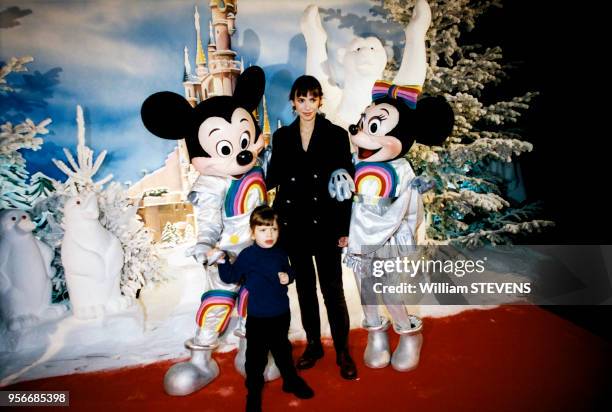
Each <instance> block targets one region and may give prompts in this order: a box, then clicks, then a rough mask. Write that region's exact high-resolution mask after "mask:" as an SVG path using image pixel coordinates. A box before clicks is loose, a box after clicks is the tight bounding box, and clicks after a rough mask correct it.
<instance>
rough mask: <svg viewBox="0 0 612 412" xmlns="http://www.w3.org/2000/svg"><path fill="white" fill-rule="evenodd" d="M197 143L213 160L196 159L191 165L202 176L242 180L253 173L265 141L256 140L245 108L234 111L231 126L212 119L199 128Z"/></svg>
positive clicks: (223, 120) (255, 132)
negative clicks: (229, 176) (219, 176)
mask: <svg viewBox="0 0 612 412" xmlns="http://www.w3.org/2000/svg"><path fill="white" fill-rule="evenodd" d="M198 141H199V143H200V146H201V147H202V149H203V150H204V151H205V152H206V153H207V154H208V155H209V156H210V157H196V158H193V159H192V161H191V163H192V164H193V166H194V167H195V168H196V170H197V171H198V172H200V173H201V174H208V175H215V176H218V175H222V176H223V175H231V176H234V177H240V176H241V175H243V174H244V173H246V172H248V171H249V170H251V168H252V167H253V166H254V165H255V162H256V160H257V155H258V154H259V152H260V151H261V150H262V149H263V146H264V141H263V139H259V138H258V136H257V128H256V127H255V123H254V122H253V117H252V116H251V114H250V113H249V112H247V111H246V110H245V109H243V108H242V107H239V108H237V109H236V110H234V112H233V113H232V116H231V122H228V121H227V120H225V119H223V118H221V117H209V118H208V119H206V120H205V121H204V122H203V123H202V124H201V125H200V127H199V130H198Z"/></svg>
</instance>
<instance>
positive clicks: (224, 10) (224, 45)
mask: <svg viewBox="0 0 612 412" xmlns="http://www.w3.org/2000/svg"><path fill="white" fill-rule="evenodd" d="M237 3H238V0H225V1H224V0H211V1H210V10H211V14H212V27H213V28H214V33H213V34H214V44H215V48H216V50H215V51H213V52H212V53H209V55H208V58H209V59H210V63H209V69H210V73H211V74H212V76H213V84H214V90H215V94H216V95H226V96H229V95H232V94H233V92H234V87H236V79H237V78H238V76H239V75H240V63H239V62H237V61H235V60H234V58H235V57H236V52H234V51H233V50H232V43H231V35H232V33H234V31H236V29H235V24H234V23H235V19H236V13H237V12H238V10H237Z"/></svg>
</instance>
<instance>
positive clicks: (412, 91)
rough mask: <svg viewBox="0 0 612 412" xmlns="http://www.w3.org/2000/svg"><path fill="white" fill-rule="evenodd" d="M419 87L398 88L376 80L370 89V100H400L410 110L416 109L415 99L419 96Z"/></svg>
mask: <svg viewBox="0 0 612 412" xmlns="http://www.w3.org/2000/svg"><path fill="white" fill-rule="evenodd" d="M421 90H422V87H421V86H398V85H396V84H393V83H391V82H387V81H384V80H378V81H376V83H374V87H373V88H372V100H376V99H380V98H382V97H386V96H387V97H390V98H392V99H398V100H401V101H402V102H404V103H405V104H406V106H408V107H410V108H411V109H416V103H417V98H418V97H419V95H420V94H421Z"/></svg>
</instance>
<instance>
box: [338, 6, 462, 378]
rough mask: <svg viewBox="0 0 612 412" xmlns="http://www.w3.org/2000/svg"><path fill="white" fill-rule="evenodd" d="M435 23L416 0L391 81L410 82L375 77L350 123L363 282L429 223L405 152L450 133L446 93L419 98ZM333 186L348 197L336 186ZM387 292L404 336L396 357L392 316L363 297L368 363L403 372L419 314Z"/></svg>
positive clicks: (413, 352)
mask: <svg viewBox="0 0 612 412" xmlns="http://www.w3.org/2000/svg"><path fill="white" fill-rule="evenodd" d="M430 22H431V11H430V9H429V5H428V4H427V2H426V1H419V2H417V5H416V7H415V12H414V15H413V18H412V19H411V22H410V23H409V24H408V26H407V28H406V49H405V51H404V54H405V56H404V59H403V61H404V62H408V63H406V64H402V66H401V67H400V70H399V72H398V74H397V76H396V78H395V80H394V83H400V82H401V83H403V84H409V85H410V86H398V85H396V84H393V83H389V82H385V81H377V82H376V83H375V85H374V88H373V90H372V100H373V102H372V104H370V105H369V106H368V107H367V108H366V109H365V111H364V113H363V114H362V115H361V119H360V121H359V123H358V124H356V125H351V126H350V127H349V132H350V135H351V136H350V138H351V141H352V143H353V144H354V145H355V146H356V148H357V153H356V156H355V179H354V184H355V196H354V197H353V210H352V215H351V224H350V230H349V240H348V251H347V257H346V263H347V265H348V266H349V267H351V268H352V269H353V271H354V274H355V278H356V281H357V284H358V285H359V287H360V289H361V287H362V284H363V280H364V279H365V277H367V276H371V270H370V267H371V263H372V259H375V258H389V257H392V256H389V254H390V253H391V254H393V253H398V252H399V253H402V251H411V250H414V246H415V245H417V244H418V240H419V239H420V238H421V236H420V235H419V234H420V232H421V233H422V230H423V229H424V228H425V225H424V213H423V202H422V199H421V193H420V189H422V187H423V185H424V182H423V179H421V178H419V177H416V176H415V173H414V171H413V170H412V167H411V166H410V163H409V162H408V161H407V160H406V159H405V158H404V155H405V154H406V153H407V152H408V150H409V149H410V147H411V146H412V145H413V143H414V142H416V141H418V142H419V143H421V144H425V145H432V144H440V143H442V142H443V141H444V140H445V138H446V137H447V136H449V135H450V133H451V132H452V128H453V124H454V114H453V111H452V109H451V107H450V105H449V104H448V103H447V102H446V100H445V99H444V98H441V97H438V98H432V97H426V98H423V99H420V100H418V103H417V98H418V96H419V95H420V94H421V86H422V84H423V83H424V81H425V73H426V59H425V42H424V38H425V33H426V31H427V28H428V27H429V24H430ZM406 54H408V56H406ZM407 57H408V58H407ZM330 193H331V194H332V196H334V197H338V198H342V197H343V195H342V194H341V193H339V192H336V193H334V192H333V190H332V188H331V187H330ZM362 292H363V291H362ZM363 296H364V295H363V293H362V297H363ZM382 298H383V302H384V303H385V304H386V307H387V310H388V312H389V314H390V315H391V318H392V321H393V328H394V330H395V331H396V332H397V333H398V334H399V335H400V340H399V343H398V346H397V348H396V349H395V351H394V353H393V355H392V356H391V354H390V350H389V340H388V336H387V333H386V330H387V329H388V327H389V321H388V320H387V319H386V318H385V317H383V316H381V315H380V314H379V311H378V309H379V308H378V305H376V304H374V303H375V302H369V301H366V302H365V303H368V304H363V305H362V306H363V309H364V314H365V320H364V327H365V328H366V329H367V330H368V343H367V346H366V349H365V353H364V361H365V364H366V366H368V367H371V368H383V367H385V366H387V365H388V364H389V362H391V365H392V366H393V368H394V369H396V370H398V371H408V370H411V369H413V368H415V367H416V366H417V364H418V362H419V355H420V350H421V346H422V342H423V338H422V334H421V329H422V321H421V319H419V318H418V317H416V316H412V315H409V314H408V312H407V310H406V307H405V306H404V305H403V304H398V302H397V301H396V300H394V299H395V298H393V297H392V296H389V294H385V295H383V297H382ZM362 303H364V302H362Z"/></svg>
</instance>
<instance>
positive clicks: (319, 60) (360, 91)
mask: <svg viewBox="0 0 612 412" xmlns="http://www.w3.org/2000/svg"><path fill="white" fill-rule="evenodd" d="M430 23H431V10H430V8H429V5H428V4H427V2H426V1H425V0H419V1H417V4H416V6H415V8H414V13H413V16H412V19H411V20H410V23H408V25H407V26H406V28H405V30H404V32H405V35H406V44H405V46H404V54H403V57H402V63H401V65H400V68H399V70H398V72H397V75H396V77H395V79H394V80H393V83H394V84H404V85H406V84H422V83H423V81H422V80H421V79H424V77H425V72H423V73H421V70H422V67H421V66H419V67H415V65H409V64H408V63H409V62H411V61H415V60H416V59H419V58H422V56H425V44H424V42H423V41H422V40H421V41H420V42H419V41H414V40H415V39H422V38H423V35H424V33H425V32H426V31H427V28H428V27H429V24H430ZM300 27H301V29H302V34H303V35H304V39H305V40H306V74H309V75H311V76H314V77H316V78H317V80H319V82H320V83H321V87H322V88H323V102H324V104H323V106H322V107H321V111H323V112H324V113H325V115H326V117H327V118H328V119H329V120H331V121H332V122H334V123H336V124H337V125H339V126H341V127H343V128H345V129H348V126H349V125H350V124H355V123H357V121H358V120H359V116H360V115H361V113H362V112H363V109H364V108H365V107H367V106H368V105H369V104H370V103H371V102H372V87H373V86H374V83H375V82H376V80H380V79H382V78H383V71H384V69H385V66H386V65H387V53H386V51H385V49H384V47H383V45H382V43H381V42H380V40H378V39H377V38H376V37H367V38H362V37H358V38H355V39H354V40H352V41H351V42H350V43H349V44H348V45H347V47H346V49H340V50H338V53H337V54H338V56H337V57H338V61H339V62H340V63H341V64H342V66H343V69H344V87H343V88H342V89H341V88H340V87H339V86H338V85H337V84H336V83H335V80H334V79H333V78H332V76H331V67H330V64H329V60H328V56H327V49H326V42H327V33H326V32H325V29H324V28H323V26H322V25H321V17H320V16H319V9H318V7H317V6H315V5H310V6H308V7H307V8H306V9H305V10H304V13H303V14H302V19H301V22H300ZM410 66H412V67H410ZM419 82H420V83H419Z"/></svg>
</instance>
